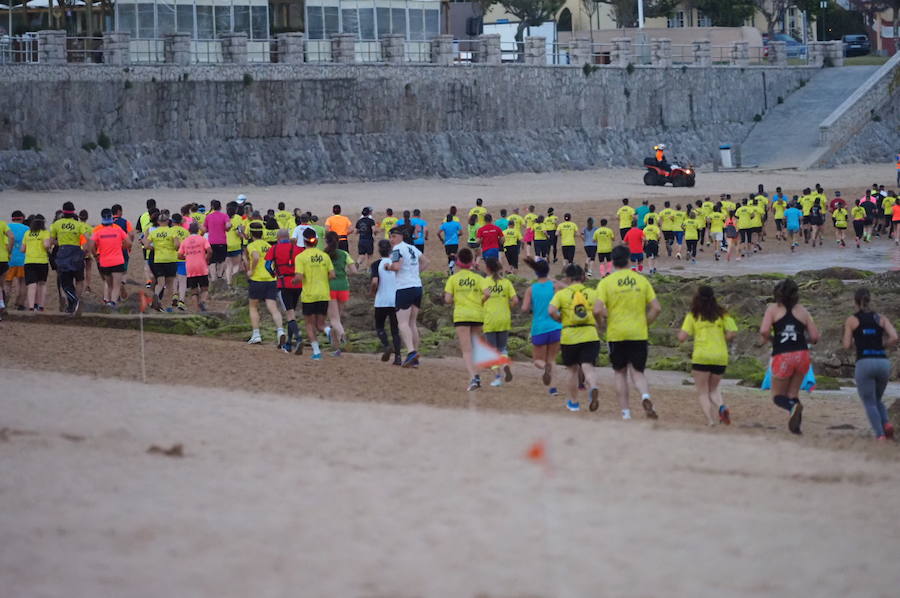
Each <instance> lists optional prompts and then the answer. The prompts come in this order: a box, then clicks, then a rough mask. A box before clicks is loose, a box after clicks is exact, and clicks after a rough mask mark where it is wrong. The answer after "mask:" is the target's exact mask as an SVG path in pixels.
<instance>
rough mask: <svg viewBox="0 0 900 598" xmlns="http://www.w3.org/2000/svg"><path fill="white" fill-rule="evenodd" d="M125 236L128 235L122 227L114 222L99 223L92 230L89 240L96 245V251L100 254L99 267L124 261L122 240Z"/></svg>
mask: <svg viewBox="0 0 900 598" xmlns="http://www.w3.org/2000/svg"><path fill="white" fill-rule="evenodd" d="M127 237H128V235H126V234H125V231H123V230H122V227H120V226H116V225H115V224H110V225H108V226H102V225H101V226H100V227H99V228H97V229H95V230H94V234H93V235H91V240H92V241H93V242H94V245H96V247H97V253H98V254H99V255H100V260H99V265H100V267H101V268H112V267H113V266H121V265H122V264H124V263H125V254H124V253H123V252H122V250H123V249H124V247H123V245H122V242H123V241H124V240H125V239H126V238H127Z"/></svg>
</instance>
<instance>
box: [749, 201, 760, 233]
mask: <svg viewBox="0 0 900 598" xmlns="http://www.w3.org/2000/svg"><path fill="white" fill-rule="evenodd" d="M762 217H763V212H761V211H760V209H759V208H758V207H756V206H754V207H753V209H752V210H751V212H750V224H751V225H752V226H753V227H754V228H759V227H761V226H762Z"/></svg>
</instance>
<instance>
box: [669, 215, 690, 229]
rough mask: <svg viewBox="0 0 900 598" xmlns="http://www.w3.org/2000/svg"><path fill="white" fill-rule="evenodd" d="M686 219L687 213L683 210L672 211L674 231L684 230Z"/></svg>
mask: <svg viewBox="0 0 900 598" xmlns="http://www.w3.org/2000/svg"><path fill="white" fill-rule="evenodd" d="M685 218H687V213H685V212H682V211H681V210H672V221H673V224H672V226H673V228H672V230H675V231H678V230H682V226H684V219H685Z"/></svg>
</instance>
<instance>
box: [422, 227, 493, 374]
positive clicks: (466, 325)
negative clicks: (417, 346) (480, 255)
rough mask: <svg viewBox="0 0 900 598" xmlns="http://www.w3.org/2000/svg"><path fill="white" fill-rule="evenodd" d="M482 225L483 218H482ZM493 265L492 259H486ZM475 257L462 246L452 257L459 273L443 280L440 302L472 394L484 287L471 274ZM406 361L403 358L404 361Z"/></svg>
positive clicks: (481, 320)
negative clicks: (449, 310) (448, 312)
mask: <svg viewBox="0 0 900 598" xmlns="http://www.w3.org/2000/svg"><path fill="white" fill-rule="evenodd" d="M485 221H486V222H490V221H489V220H487V216H486V217H485ZM487 259H489V260H491V261H492V262H493V263H495V264H496V262H497V260H496V258H487ZM474 260H475V256H474V255H472V250H471V249H468V248H466V247H463V248H462V249H460V250H459V254H458V255H457V256H456V265H457V266H458V267H459V271H458V272H457V273H456V274H454V275H453V276H451V277H450V278H448V279H447V283H446V284H445V285H444V303H446V304H447V305H451V304H452V305H453V326H454V328H455V329H456V339H457V341H458V342H459V350H460V352H461V353H462V358H463V363H465V364H466V370H467V371H468V372H469V377H470V380H469V386H468V387H467V388H466V390H469V391H473V390H478V389H479V388H481V376H479V375H478V371H477V370H476V369H475V364H474V362H473V361H472V343H473V342H475V339H476V338H477V337H479V336H481V330H482V327H483V326H484V307H483V305H482V300H483V295H484V290H485V288H486V287H487V286H488V283H487V281H485V279H484V277H482V276H481V275H480V274H476V273H475V272H472V265H473V262H474ZM408 359H409V358H408V357H407V360H408Z"/></svg>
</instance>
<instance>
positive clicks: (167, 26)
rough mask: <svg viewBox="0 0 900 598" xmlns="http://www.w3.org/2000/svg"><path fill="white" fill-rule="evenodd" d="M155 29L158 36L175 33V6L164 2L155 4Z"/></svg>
mask: <svg viewBox="0 0 900 598" xmlns="http://www.w3.org/2000/svg"><path fill="white" fill-rule="evenodd" d="M156 29H157V31H158V32H159V37H162V36H163V35H167V34H169V33H175V7H174V6H172V5H171V4H166V3H165V2H159V3H158V4H157V5H156Z"/></svg>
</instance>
